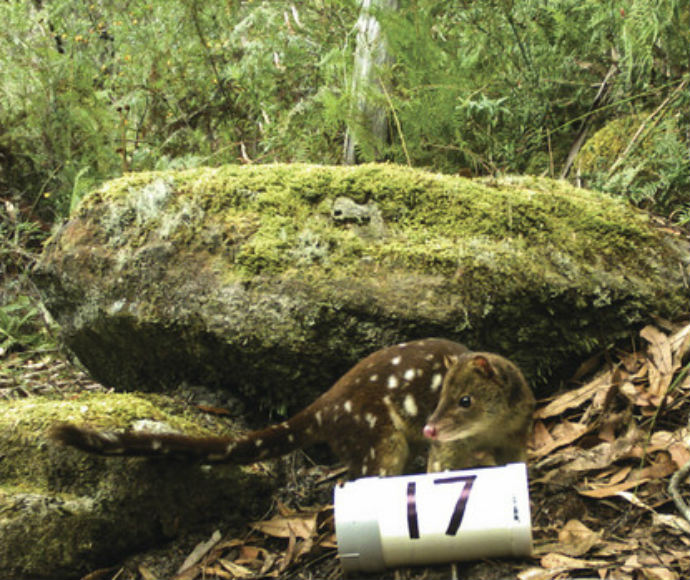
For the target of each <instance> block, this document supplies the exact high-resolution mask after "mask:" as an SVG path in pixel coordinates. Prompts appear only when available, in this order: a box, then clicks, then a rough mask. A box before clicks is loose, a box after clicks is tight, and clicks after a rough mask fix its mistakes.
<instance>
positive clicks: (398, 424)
mask: <svg viewBox="0 0 690 580" xmlns="http://www.w3.org/2000/svg"><path fill="white" fill-rule="evenodd" d="M383 403H384V405H386V408H387V409H388V416H389V417H390V419H391V422H392V423H393V425H394V426H395V428H396V429H398V430H399V431H402V430H404V429H406V428H407V423H406V422H405V421H404V420H403V418H402V417H401V416H400V415H399V414H398V411H397V410H396V408H395V406H394V405H393V403H392V401H391V398H390V397H389V396H388V395H386V396H385V397H383Z"/></svg>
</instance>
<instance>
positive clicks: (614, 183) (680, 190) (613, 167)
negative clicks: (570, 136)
mask: <svg viewBox="0 0 690 580" xmlns="http://www.w3.org/2000/svg"><path fill="white" fill-rule="evenodd" d="M683 115H686V113H682V112H681V111H680V110H675V111H674V110H673V109H671V111H670V113H669V114H667V115H666V116H665V117H663V118H662V119H661V120H659V119H657V118H656V117H652V115H651V112H649V111H648V112H646V113H644V114H635V115H627V116H624V117H619V118H616V119H613V120H612V121H610V122H608V123H607V124H605V125H604V126H603V127H601V128H600V129H599V130H598V131H596V132H595V133H594V134H593V135H592V136H591V137H590V138H589V139H588V140H587V141H586V142H585V144H584V145H583V146H582V149H581V150H580V152H579V154H578V156H577V158H576V160H575V167H576V168H577V171H576V172H574V173H576V174H577V178H578V179H579V180H580V181H581V182H582V183H584V184H585V185H586V186H587V187H592V188H595V189H598V190H601V191H605V192H608V193H610V194H612V195H616V196H621V197H624V198H625V199H628V200H629V201H631V202H633V203H635V204H637V205H639V206H644V207H647V208H651V209H652V210H654V212H655V213H659V214H666V215H668V214H671V215H672V216H675V217H678V216H679V215H680V214H687V215H688V216H690V197H688V190H689V189H690V169H689V168H688V161H687V155H688V142H687V131H686V128H685V126H686V122H684V121H683ZM628 148H629V149H628ZM626 149H627V150H628V151H627V153H626Z"/></svg>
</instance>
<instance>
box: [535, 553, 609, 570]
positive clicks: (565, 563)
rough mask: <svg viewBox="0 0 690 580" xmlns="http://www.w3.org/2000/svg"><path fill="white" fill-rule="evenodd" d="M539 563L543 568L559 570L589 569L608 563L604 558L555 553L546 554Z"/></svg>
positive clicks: (601, 566)
mask: <svg viewBox="0 0 690 580" xmlns="http://www.w3.org/2000/svg"><path fill="white" fill-rule="evenodd" d="M540 563H541V565H542V566H543V567H544V568H547V569H554V568H556V569H560V570H588V569H589V570H591V569H594V568H603V567H604V566H608V565H609V563H608V562H607V561H606V560H582V559H580V558H571V557H570V556H565V555H563V554H556V553H550V554H546V556H544V557H543V558H542V559H541V560H540Z"/></svg>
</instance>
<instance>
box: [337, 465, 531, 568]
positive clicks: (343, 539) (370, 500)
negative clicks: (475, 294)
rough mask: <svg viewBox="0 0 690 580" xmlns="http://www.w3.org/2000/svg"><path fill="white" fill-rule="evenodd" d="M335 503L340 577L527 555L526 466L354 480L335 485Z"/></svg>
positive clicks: (527, 505)
mask: <svg viewBox="0 0 690 580" xmlns="http://www.w3.org/2000/svg"><path fill="white" fill-rule="evenodd" d="M334 504H335V531H336V537H337V541H338V555H339V556H340V561H341V562H342V565H343V568H344V570H345V571H346V572H360V571H361V572H375V571H380V570H383V569H384V568H390V567H394V566H405V565H421V564H437V563H438V564H440V563H444V562H457V561H460V560H476V559H478V558H487V557H497V556H528V555H529V554H531V552H532V524H531V516H530V505H529V489H528V483H527V467H526V465H525V464H524V463H511V464H509V465H504V466H502V467H483V468H478V469H468V470H462V471H445V472H442V473H426V474H423V475H409V476H400V477H367V478H363V479H357V480H355V481H351V482H348V483H343V484H339V485H337V486H336V487H335V491H334Z"/></svg>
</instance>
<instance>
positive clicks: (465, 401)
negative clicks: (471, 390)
mask: <svg viewBox="0 0 690 580" xmlns="http://www.w3.org/2000/svg"><path fill="white" fill-rule="evenodd" d="M471 404H472V397H470V396H469V395H465V396H463V397H460V400H459V401H458V405H460V406H461V407H465V408H467V407H469V406H470V405H471Z"/></svg>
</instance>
